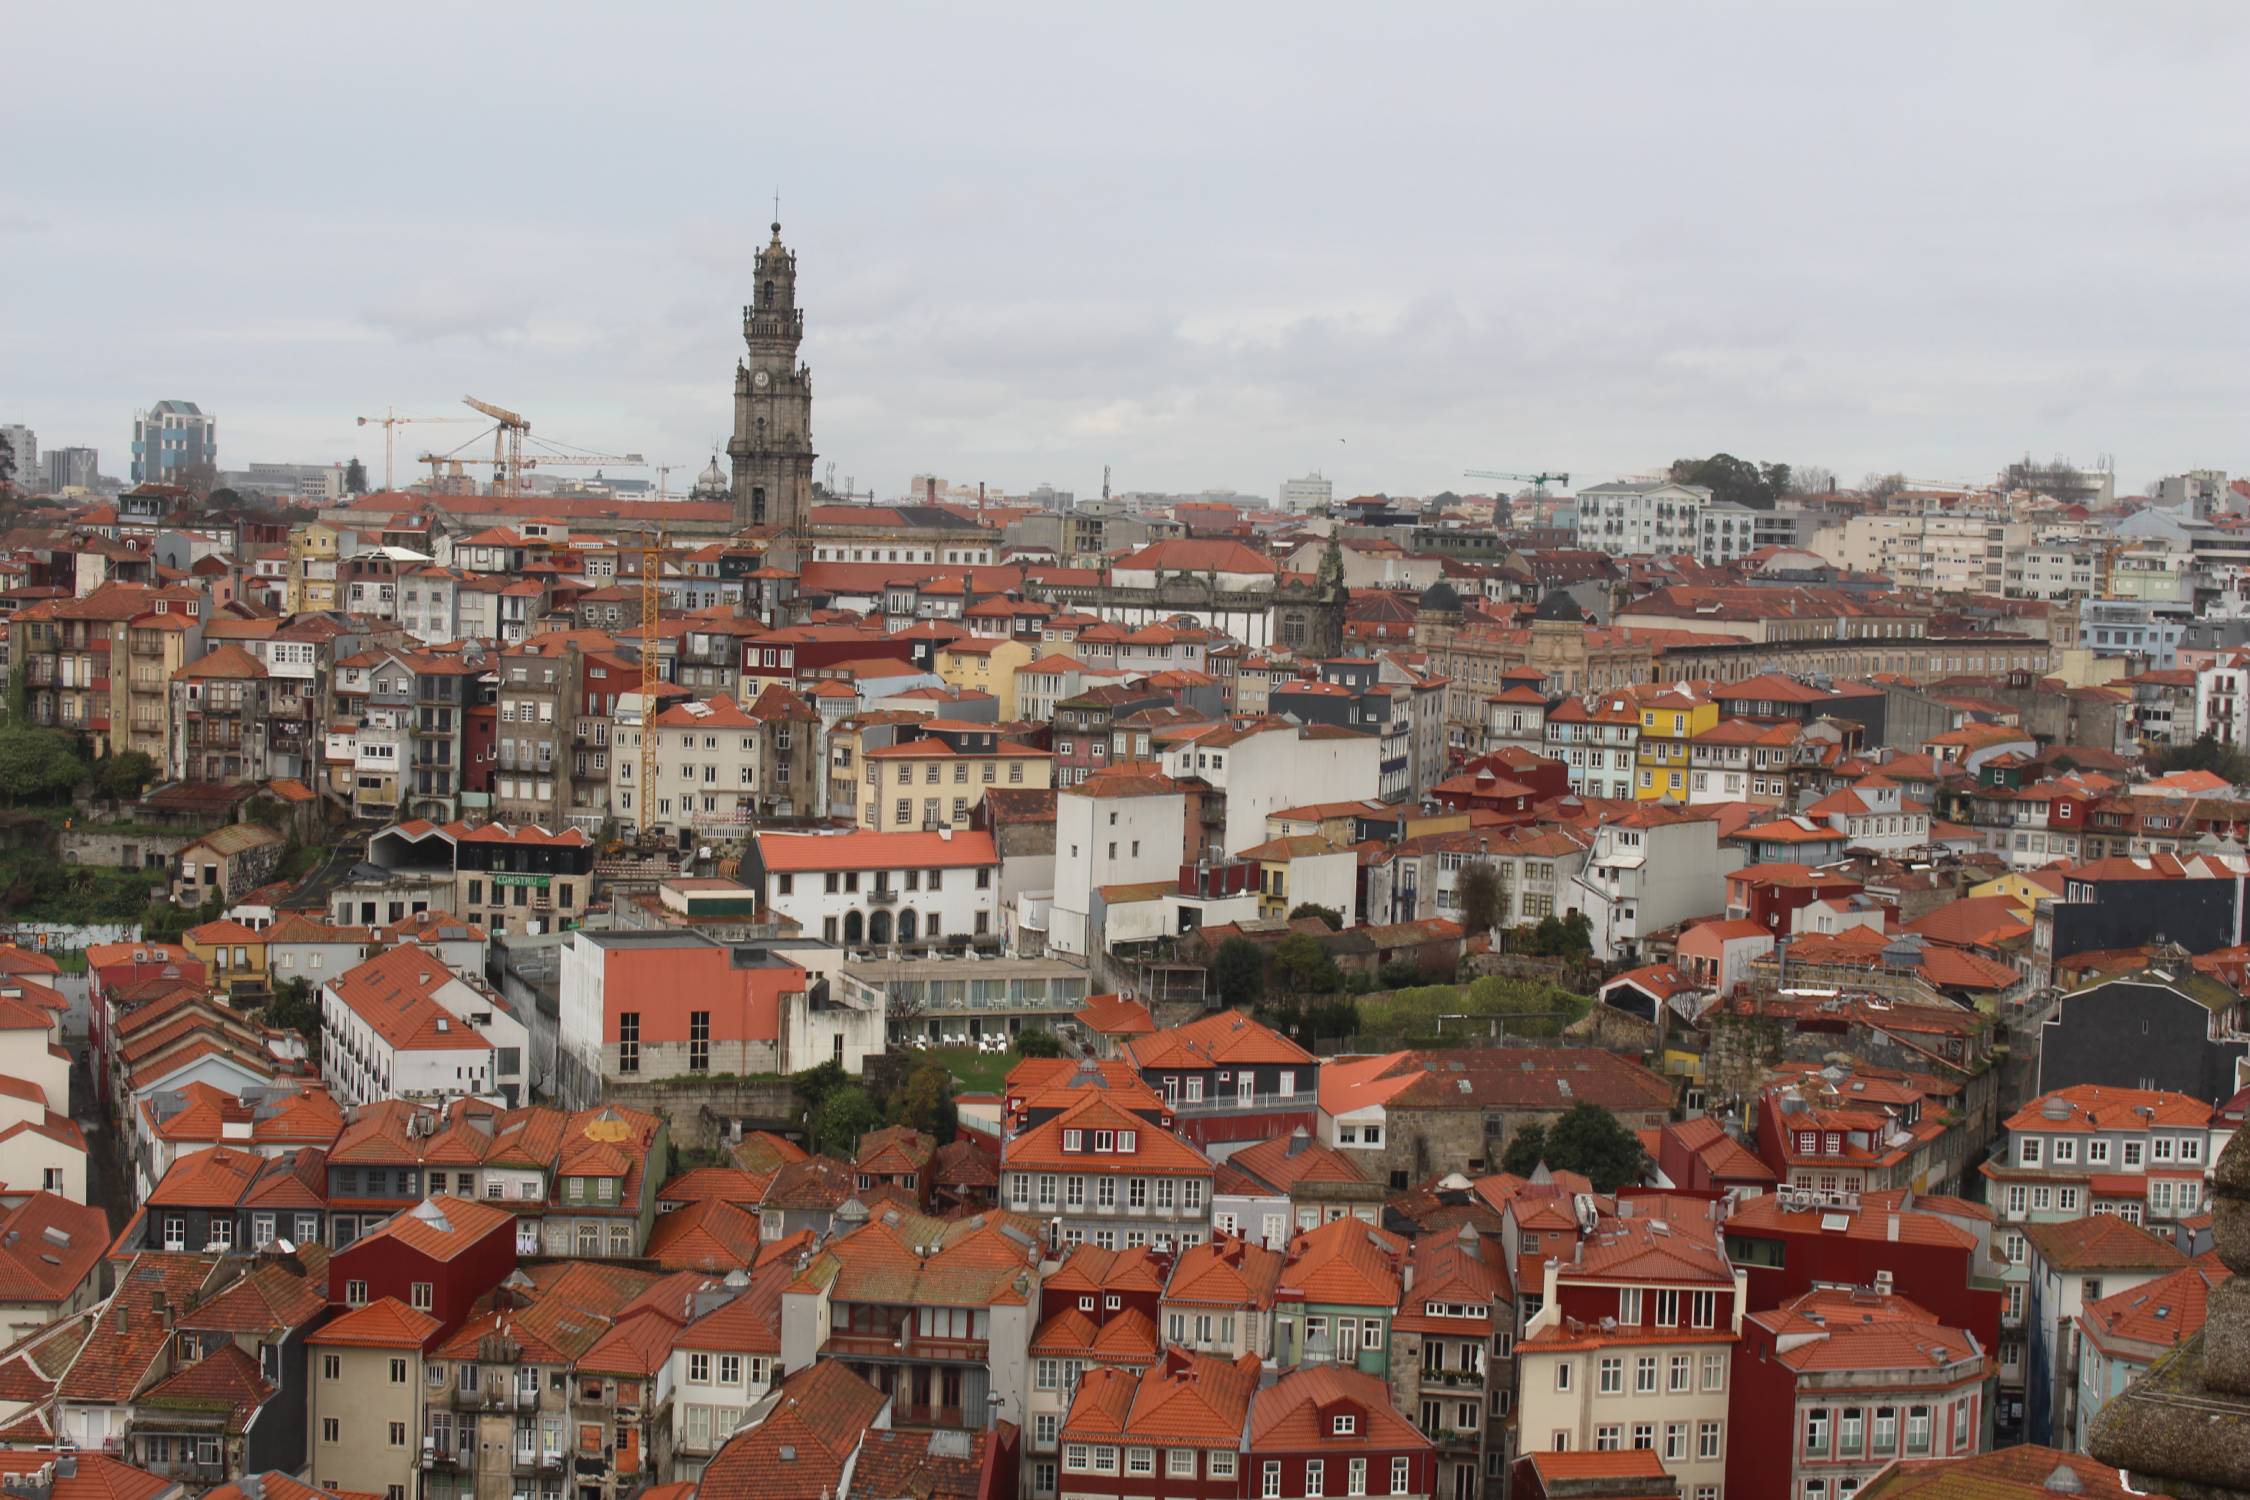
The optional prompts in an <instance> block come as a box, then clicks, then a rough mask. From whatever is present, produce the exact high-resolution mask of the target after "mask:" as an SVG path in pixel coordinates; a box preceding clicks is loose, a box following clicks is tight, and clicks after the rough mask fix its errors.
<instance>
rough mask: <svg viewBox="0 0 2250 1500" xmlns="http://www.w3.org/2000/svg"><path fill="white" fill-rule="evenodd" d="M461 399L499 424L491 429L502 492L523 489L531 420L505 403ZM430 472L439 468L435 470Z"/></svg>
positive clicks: (494, 468) (494, 466) (465, 397)
mask: <svg viewBox="0 0 2250 1500" xmlns="http://www.w3.org/2000/svg"><path fill="white" fill-rule="evenodd" d="M461 402H462V404H463V405H465V406H467V407H468V408H469V409H470V410H472V411H481V412H483V413H484V414H485V415H486V416H488V417H490V418H492V420H493V421H494V422H496V423H497V424H499V425H497V426H496V427H494V428H493V429H492V469H493V475H494V478H495V480H496V481H497V482H498V483H499V484H500V485H501V486H502V487H501V489H500V491H499V493H501V494H503V495H513V494H516V493H518V492H519V491H521V490H522V489H523V435H524V434H525V433H527V432H529V431H531V423H530V422H528V421H526V420H525V419H524V418H523V417H521V416H519V415H517V414H516V413H515V412H512V411H510V410H508V408H506V407H505V406H494V405H493V404H492V403H491V402H489V401H479V400H478V399H477V398H476V397H474V396H463V397H462V398H461ZM503 452H505V453H506V455H507V458H506V467H505V468H503V467H502V466H501V465H502V459H501V454H502V453H503ZM431 472H432V473H435V472H436V471H435V470H434V469H433V470H432V471H431ZM502 476H505V477H504V478H503V477H502Z"/></svg>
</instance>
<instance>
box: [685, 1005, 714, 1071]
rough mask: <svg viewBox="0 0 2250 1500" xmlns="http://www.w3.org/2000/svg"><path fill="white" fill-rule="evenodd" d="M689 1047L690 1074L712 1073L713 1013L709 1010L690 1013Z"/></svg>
mask: <svg viewBox="0 0 2250 1500" xmlns="http://www.w3.org/2000/svg"><path fill="white" fill-rule="evenodd" d="M687 1045H688V1061H687V1065H688V1071H689V1072H690V1073H708V1072H710V1071H711V1012H709V1011H707V1010H691V1011H689V1012H688V1044H687Z"/></svg>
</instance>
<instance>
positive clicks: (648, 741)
mask: <svg viewBox="0 0 2250 1500" xmlns="http://www.w3.org/2000/svg"><path fill="white" fill-rule="evenodd" d="M670 542H671V538H670V537H669V536H668V535H666V533H665V531H664V528H663V527H661V526H658V527H654V528H651V529H649V530H646V531H643V532H642V533H641V548H640V551H641V815H640V817H639V818H638V819H637V820H636V823H635V826H636V827H637V828H638V829H639V830H640V831H641V832H643V833H646V832H647V831H648V829H649V828H650V826H651V820H652V819H653V818H654V816H655V813H656V805H655V799H656V685H657V664H658V647H657V643H658V641H659V640H660V639H661V636H660V635H659V632H658V631H657V628H656V626H657V620H658V618H659V616H661V615H662V613H663V608H664V594H663V590H662V589H660V588H658V587H657V585H658V584H659V583H661V582H662V581H663V576H664V549H665V547H666V546H668V545H669V544H670Z"/></svg>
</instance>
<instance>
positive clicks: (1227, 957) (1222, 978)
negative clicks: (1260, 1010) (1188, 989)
mask: <svg viewBox="0 0 2250 1500" xmlns="http://www.w3.org/2000/svg"><path fill="white" fill-rule="evenodd" d="M1265 976H1266V960H1265V955H1264V954H1262V953H1260V952H1259V951H1258V945H1257V944H1256V943H1253V942H1251V941H1250V940H1249V939H1248V938H1243V937H1230V938H1228V939H1227V940H1226V941H1225V942H1223V943H1221V944H1219V951H1218V952H1217V953H1215V954H1213V955H1212V956H1211V983H1212V984H1213V986H1215V987H1216V988H1217V990H1218V992H1219V1003H1220V1004H1222V1005H1248V1004H1250V1003H1251V1002H1252V1001H1254V1000H1256V999H1257V998H1258V995H1259V993H1260V991H1262V990H1263V989H1264V988H1265Z"/></svg>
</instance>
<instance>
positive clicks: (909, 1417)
mask: <svg viewBox="0 0 2250 1500" xmlns="http://www.w3.org/2000/svg"><path fill="white" fill-rule="evenodd" d="M891 1421H892V1422H893V1423H894V1424H896V1425H898V1426H900V1427H967V1426H968V1425H969V1423H968V1419H967V1417H966V1415H965V1414H964V1413H963V1412H962V1410H961V1408H960V1407H958V1406H914V1405H910V1404H908V1403H906V1402H903V1401H894V1402H892V1403H891Z"/></svg>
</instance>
